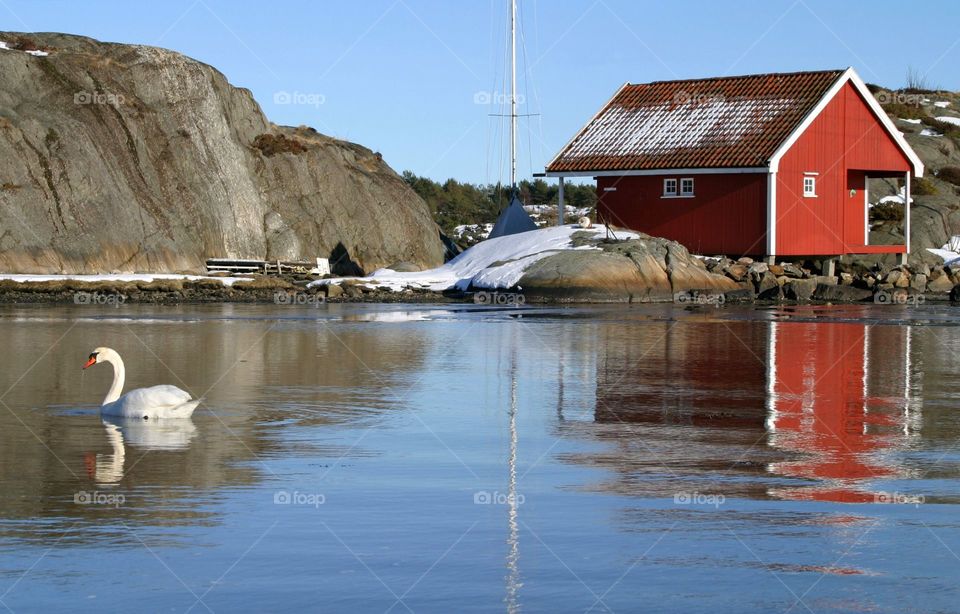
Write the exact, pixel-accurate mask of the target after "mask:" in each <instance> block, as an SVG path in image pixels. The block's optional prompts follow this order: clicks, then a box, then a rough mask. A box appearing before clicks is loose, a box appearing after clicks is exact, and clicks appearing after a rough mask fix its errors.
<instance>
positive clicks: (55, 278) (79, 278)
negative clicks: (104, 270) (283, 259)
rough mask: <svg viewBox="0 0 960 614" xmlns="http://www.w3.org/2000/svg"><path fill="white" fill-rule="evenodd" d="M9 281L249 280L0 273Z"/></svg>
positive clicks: (0, 277) (229, 282) (163, 275)
mask: <svg viewBox="0 0 960 614" xmlns="http://www.w3.org/2000/svg"><path fill="white" fill-rule="evenodd" d="M3 279H9V280H13V281H16V282H25V281H66V280H73V281H156V280H158V279H182V280H184V281H195V280H197V279H216V280H218V281H222V282H223V284H224V285H226V286H232V285H233V284H234V282H238V281H243V280H244V279H246V280H247V281H249V278H243V277H209V276H205V275H175V274H171V273H117V274H109V275H107V274H103V275H29V274H17V273H0V280H3Z"/></svg>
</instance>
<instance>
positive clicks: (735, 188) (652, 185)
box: [597, 173, 767, 255]
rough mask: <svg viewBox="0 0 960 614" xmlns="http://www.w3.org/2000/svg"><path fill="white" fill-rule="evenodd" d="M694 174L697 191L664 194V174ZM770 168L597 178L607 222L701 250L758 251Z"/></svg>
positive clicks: (763, 238) (677, 176)
mask: <svg viewBox="0 0 960 614" xmlns="http://www.w3.org/2000/svg"><path fill="white" fill-rule="evenodd" d="M683 177H694V195H693V196H692V197H664V196H663V180H664V179H665V178H674V179H676V180H677V184H678V185H679V183H680V179H681V178H683ZM766 207H767V175H766V173H730V174H713V175H711V174H701V175H680V174H665V175H631V176H622V177H598V178H597V215H598V218H599V219H600V220H602V221H603V222H604V223H608V224H611V225H614V226H622V227H626V228H633V229H635V230H639V231H641V232H645V233H647V234H649V235H653V236H655V237H666V238H668V239H671V240H673V241H678V242H680V243H682V244H683V245H685V246H686V247H687V248H688V249H690V250H691V251H693V252H695V253H699V254H738V255H742V254H758V253H762V252H763V251H764V250H765V249H766V240H767V230H766V224H767V213H766Z"/></svg>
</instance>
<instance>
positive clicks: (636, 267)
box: [518, 237, 737, 302]
mask: <svg viewBox="0 0 960 614" xmlns="http://www.w3.org/2000/svg"><path fill="white" fill-rule="evenodd" d="M600 247H601V251H579V250H576V251H572V250H571V251H563V252H559V253H556V254H554V255H551V256H548V257H546V258H544V259H542V260H539V261H537V262H535V263H533V264H532V265H531V266H530V267H529V268H528V269H527V270H526V271H525V272H524V274H523V277H522V278H521V279H520V282H519V284H518V286H519V287H520V288H521V289H522V292H523V293H524V294H525V295H526V296H527V298H528V299H532V300H542V299H558V300H569V301H595V302H603V301H606V302H648V301H649V302H656V301H662V302H667V301H673V300H675V299H676V297H677V296H678V294H680V293H687V292H690V291H702V292H706V293H712V294H715V295H718V296H719V295H723V293H724V292H728V291H731V290H736V288H737V286H736V284H735V283H734V282H733V281H732V280H730V279H728V278H726V277H724V276H722V275H717V274H714V273H710V272H708V271H707V270H706V268H705V267H704V265H703V263H702V262H701V261H700V260H698V259H697V258H695V257H693V256H691V255H690V253H689V252H688V251H687V250H686V248H684V247H683V246H682V245H680V244H679V243H674V242H672V241H667V240H666V239H660V238H656V237H643V238H640V239H633V240H630V241H625V242H622V243H615V244H609V245H603V244H601V245H600Z"/></svg>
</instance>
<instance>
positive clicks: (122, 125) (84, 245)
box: [0, 33, 443, 273]
mask: <svg viewBox="0 0 960 614" xmlns="http://www.w3.org/2000/svg"><path fill="white" fill-rule="evenodd" d="M0 41H3V42H6V43H7V45H6V46H7V47H8V49H2V50H0V74H2V75H3V78H2V79H0V271H6V272H25V273H96V272H110V271H113V270H119V271H152V272H181V271H189V272H195V271H199V270H201V269H202V268H203V263H204V260H205V259H206V258H208V257H232V258H258V259H299V258H303V259H312V258H314V257H318V256H319V257H329V258H331V263H332V264H333V265H334V268H335V270H338V269H339V270H341V271H343V272H345V273H356V272H359V271H370V270H373V269H376V268H379V267H382V266H387V265H389V264H390V263H393V262H397V261H407V262H411V263H414V264H415V265H417V266H421V267H424V268H426V267H431V266H436V265H438V264H441V263H442V262H443V246H442V244H441V241H440V238H439V234H438V228H437V226H436V224H435V223H434V222H433V220H432V219H431V216H430V212H429V210H428V208H427V206H426V205H425V204H424V203H423V201H422V200H421V199H420V198H419V197H418V196H417V195H416V194H415V193H414V192H413V191H412V190H411V189H410V188H409V187H408V186H407V185H406V184H405V183H404V182H403V180H402V179H401V178H400V177H399V176H398V175H397V174H396V173H394V172H393V171H392V170H391V169H390V168H389V167H388V166H387V164H386V163H385V162H384V161H383V160H382V159H381V156H380V155H379V154H377V153H375V152H373V151H371V150H369V149H366V148H364V147H361V146H359V145H355V144H352V143H347V142H343V141H338V140H335V139H333V138H329V137H326V136H324V135H322V134H319V133H317V132H316V131H314V130H312V129H310V128H298V129H294V128H287V127H279V126H276V125H273V124H271V123H269V122H268V121H267V119H266V118H265V117H264V115H263V113H262V112H261V110H260V107H259V106H258V105H257V103H256V101H254V99H253V97H252V95H251V94H250V92H249V91H248V90H245V89H240V88H236V87H233V86H232V85H230V84H229V83H228V82H227V80H226V78H225V77H224V76H223V75H222V74H221V73H219V72H218V71H217V70H215V69H214V68H212V67H210V66H208V65H206V64H202V63H200V62H197V61H195V60H192V59H190V58H187V57H185V56H183V55H181V54H178V53H175V52H172V51H167V50H164V49H159V48H154V47H145V46H139V45H121V44H110V43H100V42H97V41H94V40H92V39H89V38H84V37H79V36H69V35H62V34H17V33H0ZM28 51H32V52H33V53H28ZM44 53H47V55H43V54H44Z"/></svg>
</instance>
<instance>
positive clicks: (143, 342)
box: [0, 306, 430, 543]
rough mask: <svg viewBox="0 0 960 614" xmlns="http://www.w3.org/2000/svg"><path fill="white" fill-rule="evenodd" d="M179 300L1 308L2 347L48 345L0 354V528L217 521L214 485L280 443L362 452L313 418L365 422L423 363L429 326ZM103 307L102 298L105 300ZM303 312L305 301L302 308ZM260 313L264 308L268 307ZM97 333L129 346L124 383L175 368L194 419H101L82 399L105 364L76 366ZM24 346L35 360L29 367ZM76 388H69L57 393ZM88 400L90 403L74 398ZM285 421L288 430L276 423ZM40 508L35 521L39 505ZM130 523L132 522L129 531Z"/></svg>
mask: <svg viewBox="0 0 960 614" xmlns="http://www.w3.org/2000/svg"><path fill="white" fill-rule="evenodd" d="M258 310H259V308H257V307H251V308H248V309H247V310H245V311H244V313H243V317H233V313H232V308H231V306H215V307H211V308H209V309H208V308H203V307H199V308H196V307H195V308H190V310H189V315H187V314H184V315H180V314H179V313H178V311H177V309H176V308H173V309H169V310H166V311H164V312H163V317H162V318H160V317H154V316H152V315H150V316H147V317H143V318H140V317H138V316H137V314H136V311H137V309H136V308H131V309H130V310H128V311H125V312H124V314H123V315H124V317H120V316H118V315H116V314H115V312H111V311H106V310H97V309H95V308H90V309H87V310H82V311H78V310H71V309H69V308H51V307H45V308H44V309H43V311H42V312H41V313H42V315H43V317H30V316H31V315H32V314H33V313H35V312H39V310H31V309H24V310H22V311H21V310H17V311H16V312H14V313H13V314H11V313H9V312H8V314H7V315H8V316H12V317H7V318H5V319H3V320H0V342H2V343H3V345H4V346H5V347H15V348H42V349H46V348H50V347H53V348H55V349H56V351H51V352H47V353H46V354H43V351H42V349H38V350H37V352H36V355H31V356H26V357H24V359H23V360H22V361H21V362H19V363H15V364H10V363H8V364H5V365H2V366H3V367H4V368H0V391H7V390H8V389H9V394H7V395H6V396H5V397H4V398H3V401H4V403H5V404H6V405H7V406H9V411H8V410H7V409H6V408H3V409H0V484H2V486H3V489H2V492H3V496H2V497H0V520H2V521H3V522H2V523H0V537H8V538H14V539H27V540H37V541H40V542H44V541H46V542H49V543H52V541H51V540H57V539H60V538H61V537H63V535H64V534H65V533H69V536H68V537H67V538H64V540H63V542H62V543H70V542H74V541H75V542H84V543H85V542H87V541H89V540H90V539H95V537H94V536H93V535H87V534H85V532H84V526H86V525H91V526H93V525H97V526H98V531H100V532H101V533H103V532H113V531H115V532H116V533H117V534H118V535H121V536H122V535H126V533H127V531H126V530H125V529H124V526H123V525H124V524H125V523H126V524H128V525H129V526H134V524H131V523H135V524H136V526H139V527H148V526H155V527H184V528H186V527H189V526H203V525H204V524H208V523H216V522H219V519H220V516H221V511H220V509H219V508H218V507H217V506H216V505H215V502H216V499H217V493H218V492H219V491H221V490H222V489H224V488H234V489H236V488H252V487H254V486H256V484H258V483H259V482H260V481H261V480H262V479H263V478H264V477H269V476H271V474H270V471H269V467H268V464H269V462H270V461H271V460H272V459H274V458H278V457H282V456H284V455H286V454H289V453H290V451H291V450H293V449H298V450H302V449H303V448H305V447H309V448H310V452H311V453H314V454H318V455H320V456H326V457H329V458H331V459H337V458H340V457H341V456H344V455H345V454H346V458H351V457H356V456H360V455H364V454H368V453H370V452H369V451H368V450H365V449H364V447H363V446H362V445H358V446H355V447H353V448H351V447H350V445H349V443H346V444H345V443H342V442H334V441H332V440H331V439H329V438H323V437H319V436H311V435H310V431H311V428H312V427H327V428H328V427H330V426H333V425H346V426H349V425H351V424H357V425H366V424H369V423H371V422H373V421H376V420H380V419H381V416H382V415H383V414H384V412H385V411H387V410H388V409H391V408H395V407H397V403H396V397H395V395H394V394H393V393H392V392H391V387H393V386H397V385H399V384H402V383H403V382H404V381H405V380H406V379H408V378H411V377H413V375H411V374H415V373H417V371H418V370H419V369H420V367H421V364H422V362H423V359H424V357H425V356H426V355H427V354H428V352H429V345H428V344H429V341H430V339H429V338H428V337H426V336H423V335H410V334H409V333H408V332H407V331H404V330H402V329H401V328H386V327H383V326H379V325H371V326H367V325H364V324H358V325H357V326H358V327H357V328H353V327H350V328H348V327H345V326H341V327H340V328H338V329H336V331H334V330H333V329H332V328H331V327H330V326H329V325H327V324H326V323H325V322H323V321H320V320H316V319H313V318H305V317H301V316H302V313H301V312H299V311H297V310H294V309H291V310H289V314H290V316H291V317H289V318H285V317H283V316H284V315H286V314H287V312H286V311H282V312H280V314H279V315H278V314H277V313H276V310H275V308H263V312H264V313H263V315H264V316H265V317H263V318H260V317H258V316H259V315H260V314H259V311H258ZM101 311H103V313H102V315H101ZM310 313H311V315H312V314H313V312H310ZM268 314H269V315H268ZM97 343H110V344H111V345H113V346H115V347H116V348H117V349H118V351H120V352H121V354H122V355H124V356H126V357H129V359H128V365H127V369H128V380H129V381H128V384H127V388H128V389H131V388H137V387H142V386H149V385H153V384H156V383H160V382H166V383H172V384H175V385H178V386H180V387H182V388H184V389H187V390H189V391H191V392H192V393H194V394H195V395H196V396H203V397H205V398H206V400H205V402H204V404H202V405H201V406H200V407H199V408H198V410H197V412H196V413H195V414H194V417H193V418H192V421H186V422H182V423H181V424H177V425H174V424H173V423H172V422H171V423H166V422H160V423H158V422H153V421H151V422H149V423H142V424H141V423H139V421H136V423H126V422H124V423H120V422H117V421H116V420H115V419H110V420H108V421H105V420H102V419H101V417H100V416H99V415H98V411H97V408H96V406H95V405H92V404H93V403H96V402H97V401H99V399H100V398H102V395H103V390H105V389H106V386H108V385H109V381H108V380H109V373H107V372H104V373H90V372H82V371H81V370H80V368H79V367H80V364H82V362H83V358H84V357H85V356H86V355H87V354H88V353H89V349H90V347H92V346H94V345H96V344H97ZM34 361H39V362H37V363H36V365H35V366H33V368H30V369H28V367H30V366H31V364H32V363H34ZM68 399H72V400H73V401H74V402H73V403H72V404H69V405H64V402H65V401H66V400H68ZM84 404H87V405H84ZM290 423H296V424H297V425H298V426H299V427H301V429H300V430H298V431H296V432H297V433H298V437H296V438H293V437H290V436H288V435H287V434H288V433H289V431H287V430H284V429H281V428H278V426H282V425H288V424H290ZM96 489H101V490H102V491H103V492H111V493H123V494H124V496H125V503H124V505H122V506H120V507H117V508H114V507H110V508H109V509H107V507H105V506H98V505H82V504H77V503H76V502H75V495H76V493H78V492H93V491H95V490H96ZM41 518H43V519H48V520H49V521H48V522H42V523H41V522H37V520H38V519H41ZM130 539H132V537H131V538H130Z"/></svg>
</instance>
